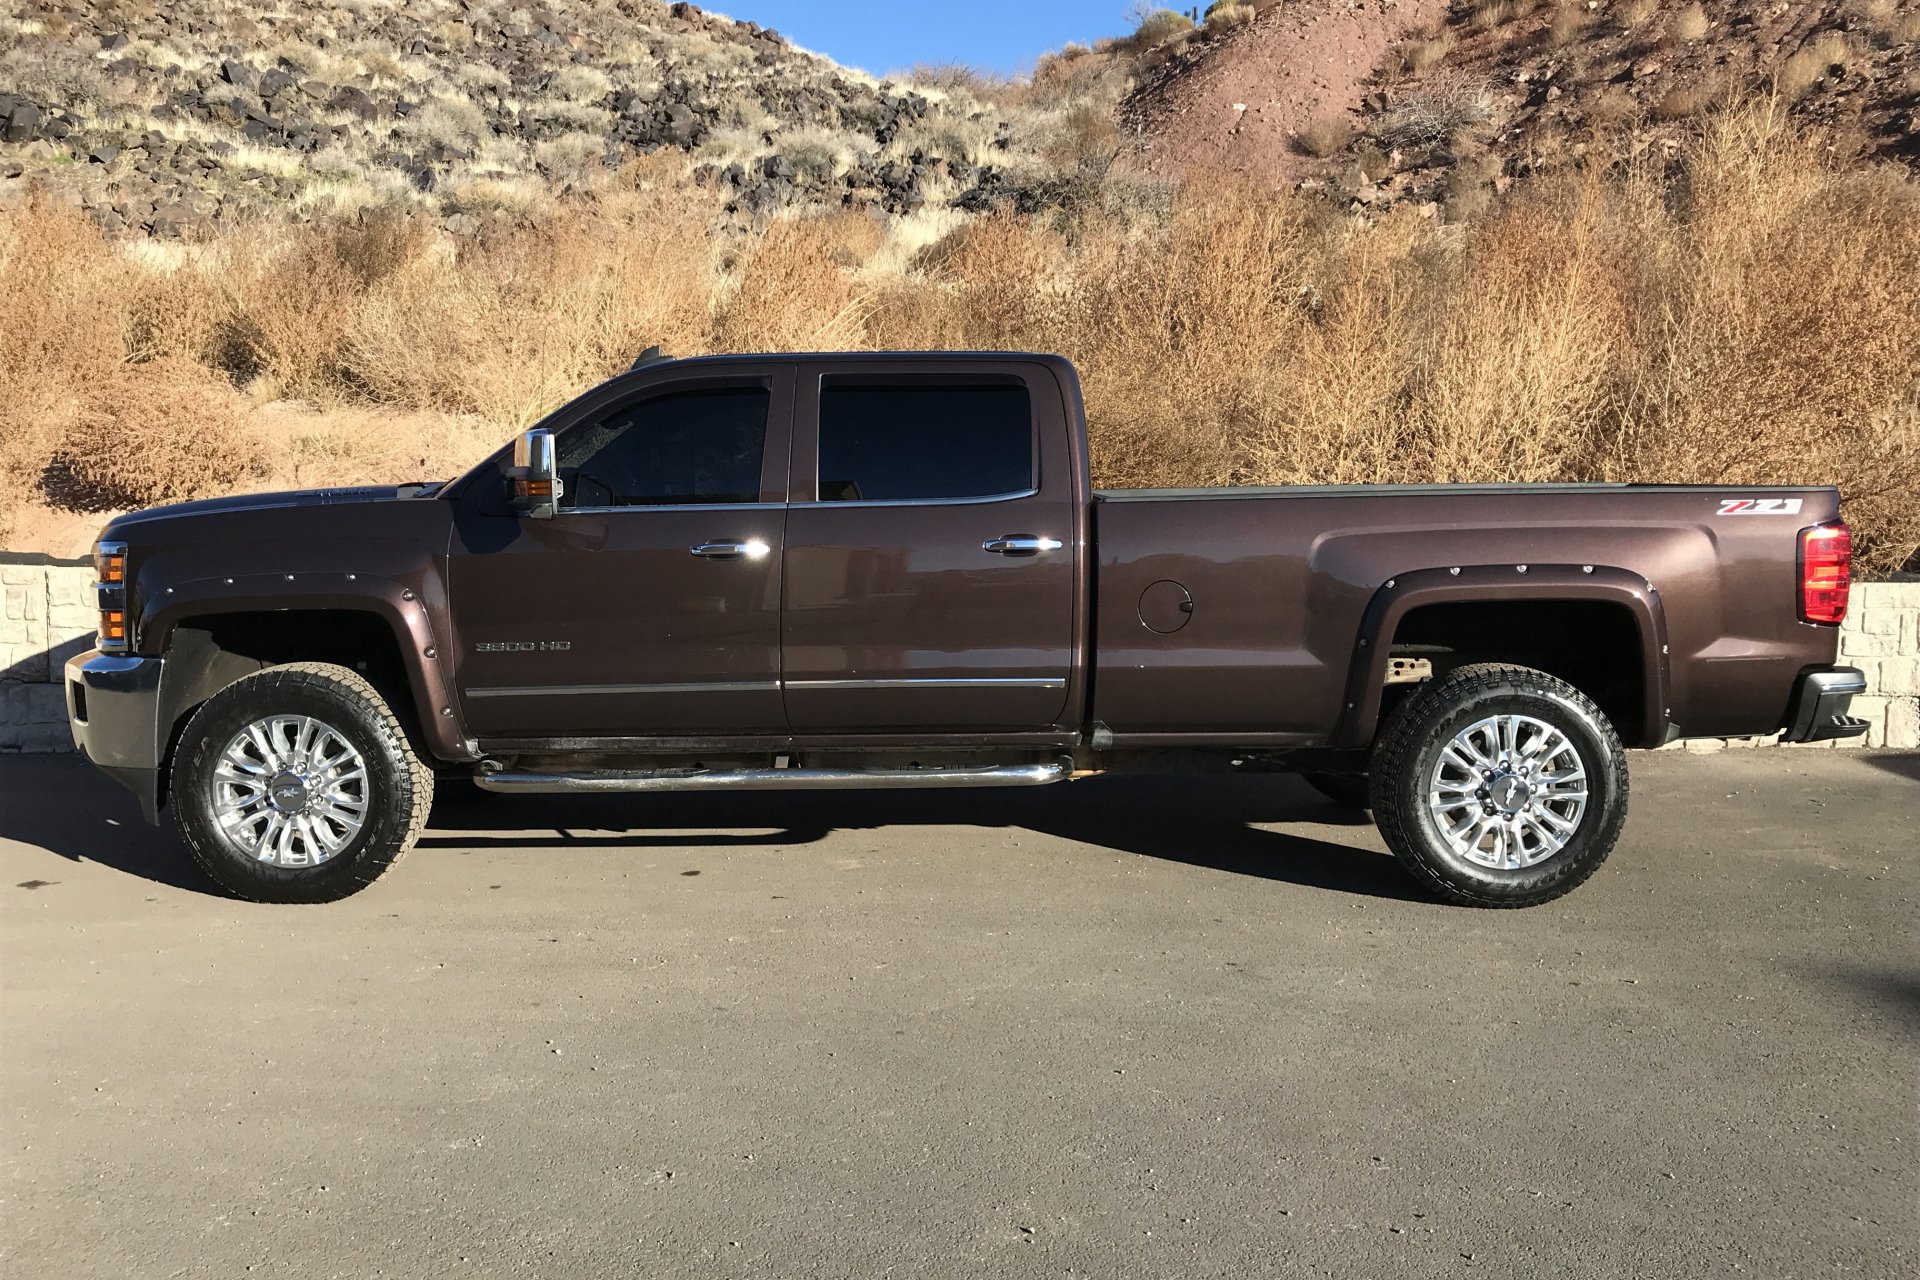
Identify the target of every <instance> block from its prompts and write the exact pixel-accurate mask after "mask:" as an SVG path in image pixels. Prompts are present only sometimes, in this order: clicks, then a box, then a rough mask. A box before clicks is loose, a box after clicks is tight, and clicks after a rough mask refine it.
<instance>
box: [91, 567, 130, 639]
mask: <svg viewBox="0 0 1920 1280" xmlns="http://www.w3.org/2000/svg"><path fill="white" fill-rule="evenodd" d="M93 571H94V576H95V577H96V578H97V579H98V581H96V582H95V583H94V584H93V592H94V595H95V596H96V597H97V598H98V600H99V602H100V631H99V634H98V636H96V637H95V643H96V645H97V646H98V648H99V650H100V652H102V653H125V652H126V651H127V645H128V638H129V637H128V630H127V544H126V543H124V542H96V543H94V544H93Z"/></svg>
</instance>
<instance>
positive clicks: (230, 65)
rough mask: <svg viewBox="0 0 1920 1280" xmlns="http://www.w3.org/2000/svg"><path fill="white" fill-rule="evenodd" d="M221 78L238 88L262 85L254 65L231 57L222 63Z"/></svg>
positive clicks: (251, 87)
mask: <svg viewBox="0 0 1920 1280" xmlns="http://www.w3.org/2000/svg"><path fill="white" fill-rule="evenodd" d="M220 78H221V79H222V80H225V81H226V82H227V83H228V84H230V85H232V86H233V87H234V88H236V89H255V88H258V87H259V85H260V77H259V75H258V74H256V73H255V72H254V69H253V68H252V67H250V66H248V65H247V64H246V63H244V62H235V61H234V60H233V59H231V58H229V59H227V60H226V61H225V62H222V63H221V64H220Z"/></svg>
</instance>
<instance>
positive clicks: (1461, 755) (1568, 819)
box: [1427, 715, 1587, 870]
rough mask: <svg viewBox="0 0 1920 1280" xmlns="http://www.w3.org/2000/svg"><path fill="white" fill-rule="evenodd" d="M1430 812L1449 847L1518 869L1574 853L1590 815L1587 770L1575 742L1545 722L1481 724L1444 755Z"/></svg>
mask: <svg viewBox="0 0 1920 1280" xmlns="http://www.w3.org/2000/svg"><path fill="white" fill-rule="evenodd" d="M1427 807H1428V808H1429V809H1430V810H1432V812H1433V817H1434V821H1435V823H1437V824H1438V826H1439V829H1440V834H1441V836H1442V837H1443V838H1445V840H1446V842H1447V845H1448V847H1449V848H1451V849H1452V850H1453V852H1454V853H1456V854H1458V855H1459V856H1460V857H1463V858H1465V859H1467V860H1468V861H1469V862H1475V863H1478V864H1479V865H1480V866H1483V867H1494V868H1497V869H1500V870H1513V869H1515V868H1519V867H1531V866H1533V865H1535V864H1536V863H1540V862H1544V861H1546V860H1547V859H1548V858H1551V857H1552V856H1553V855H1554V854H1556V853H1559V852H1560V851H1561V850H1562V849H1564V848H1566V847H1567V841H1569V840H1571V839H1573V836H1574V833H1575V832H1577V831H1578V830H1579V829H1580V819H1581V816H1582V815H1584V814H1585V813H1586V811H1587V770H1586V766H1585V764H1584V763H1583V762H1582V761H1581V759H1580V753H1579V751H1577V750H1576V749H1575V748H1574V745H1573V742H1572V740H1570V739H1569V738H1568V737H1567V735H1566V734H1564V733H1562V732H1561V731H1560V730H1558V729H1556V728H1554V727H1553V726H1552V725H1550V724H1548V723H1547V722H1546V721H1544V720H1536V719H1534V718H1533V717H1532V716H1515V715H1499V716H1489V717H1487V718H1486V719H1485V720H1477V721H1475V722H1474V723H1472V724H1470V725H1468V726H1466V727H1465V728H1463V729H1462V730H1460V732H1459V733H1457V734H1455V735H1454V736H1453V740H1452V741H1451V742H1449V743H1447V745H1446V746H1445V747H1442V748H1441V750H1440V758H1439V759H1438V760H1437V761H1435V762H1434V766H1433V774H1432V776H1431V777H1430V778H1429V779H1428V780H1427Z"/></svg>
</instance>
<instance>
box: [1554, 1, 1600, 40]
mask: <svg viewBox="0 0 1920 1280" xmlns="http://www.w3.org/2000/svg"><path fill="white" fill-rule="evenodd" d="M1592 21H1593V15H1592V14H1591V13H1589V12H1588V11H1587V9H1586V7H1585V6H1584V5H1579V4H1563V5H1561V6H1560V7H1559V8H1558V9H1556V10H1554V13H1553V18H1552V19H1551V20H1550V21H1549V22H1548V23H1547V43H1548V44H1550V45H1552V46H1553V47H1554V48H1556V49H1559V48H1563V47H1565V46H1566V45H1570V44H1572V43H1573V42H1574V41H1575V40H1577V39H1579V38H1580V35H1581V33H1582V32H1584V31H1585V30H1586V29H1587V25H1588V24H1589V23H1590V22H1592Z"/></svg>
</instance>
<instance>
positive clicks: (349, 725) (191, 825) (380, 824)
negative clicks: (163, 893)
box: [170, 662, 433, 902]
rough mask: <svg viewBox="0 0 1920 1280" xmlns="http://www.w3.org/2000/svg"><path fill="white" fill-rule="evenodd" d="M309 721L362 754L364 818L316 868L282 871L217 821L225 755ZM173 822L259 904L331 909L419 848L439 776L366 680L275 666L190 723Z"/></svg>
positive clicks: (202, 860)
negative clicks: (280, 727)
mask: <svg viewBox="0 0 1920 1280" xmlns="http://www.w3.org/2000/svg"><path fill="white" fill-rule="evenodd" d="M274 715H299V716H311V717H313V718H314V719H315V720H317V721H320V722H321V723H323V724H324V725H326V726H328V727H330V728H331V729H332V730H333V731H334V732H335V733H337V734H338V735H339V736H340V737H341V738H342V739H344V740H345V741H346V742H347V743H348V744H349V745H350V746H352V747H353V749H354V750H355V751H357V752H358V753H359V754H360V758H361V761H362V762H363V763H364V765H365V770H366V780H365V801H366V806H367V812H366V816H365V819H364V821H363V824H362V825H361V827H360V829H359V831H358V832H357V833H356V834H354V835H353V836H352V837H351V839H349V840H347V842H346V843H345V844H344V846H343V847H341V848H340V849H339V850H338V851H337V852H334V853H332V854H331V856H328V857H326V859H325V860H324V861H318V862H317V863H316V865H312V866H281V865H276V864H275V863H271V862H264V861H261V860H259V859H258V858H256V857H254V856H252V855H250V854H249V853H248V852H247V850H246V849H244V848H243V847H242V846H241V845H240V844H239V843H238V842H237V841H236V840H235V838H234V837H231V836H229V835H228V834H227V832H226V831H225V830H223V829H222V827H221V825H220V822H219V820H218V819H217V817H216V816H215V813H214V805H215V789H216V781H215V777H214V773H215V770H216V768H217V767H218V766H219V763H220V757H221V753H222V752H223V751H224V750H225V749H226V746H227V744H228V743H230V742H233V741H234V739H235V737H236V735H238V734H240V733H241V731H242V730H244V729H245V728H246V727H247V726H248V725H250V724H252V723H254V722H255V721H258V720H261V719H263V718H265V717H268V716H274ZM170 797H171V801H172V807H173V813H174V821H175V823H176V824H177V825H178V827H179V829H180V834H181V836H182V838H183V839H184V840H185V842H186V845H187V848H188V850H189V851H191V852H192V854H193V858H194V861H196V862H198V863H199V864H200V865H201V867H202V868H204V869H205V870H206V873H207V874H208V875H210V876H212V877H213V878H214V879H215V880H216V881H218V882H219V883H220V884H221V885H222V886H223V887H224V888H226V889H228V890H229V891H231V892H232V893H234V894H235V895H237V896H239V897H242V898H246V899H248V900H250V901H253V902H333V901H336V900H338V899H340V898H344V897H346V896H347V895H349V894H353V893H358V892H359V891H360V890H362V889H364V888H366V887H367V886H368V885H370V884H372V883H373V882H374V881H375V880H378V879H379V878H380V877H381V876H382V875H385V874H386V872H387V871H388V870H389V869H390V868H391V867H392V866H393V865H394V864H395V863H397V862H399V861H400V859H401V857H402V856H403V855H405V853H406V852H407V850H408V849H410V848H412V847H413V842H414V841H415V840H416V839H417V838H418V837H419V835H420V831H421V828H423V827H424V826H425V825H426V821H427V811H428V809H429V808H431V807H432V804H433V770H432V769H431V767H429V766H428V764H427V763H426V762H425V761H424V760H422V759H421V757H420V755H419V754H418V753H417V752H416V751H415V750H414V749H413V747H412V745H411V744H410V742H409V740H408V736H407V732H406V729H405V727H404V726H403V724H402V723H401V721H400V718H399V717H398V716H397V715H395V714H394V710H393V708H392V707H391V706H389V705H388V703H387V701H386V699H384V698H382V697H381V696H380V693H379V692H378V691H377V690H376V689H375V688H374V687H373V685H372V684H370V683H369V682H368V681H367V680H366V678H365V677H364V676H361V675H359V674H358V673H357V672H354V671H351V670H349V669H347V668H346V667H340V666H334V665H333V664H331V663H324V662H297V663H290V664H288V665H286V666H279V667H268V668H267V669H266V670H264V671H258V672H255V673H254V674H253V675H250V676H246V677H243V678H242V679H240V680H237V681H235V682H234V683H233V684H231V685H228V686H227V687H226V688H225V689H222V690H221V691H220V692H219V693H217V694H215V695H214V696H213V697H211V698H209V699H207V701H206V702H204V703H203V704H201V706H200V708H199V709H198V710H196V711H195V712H194V713H193V716H192V718H191V719H189V720H188V721H187V726H186V728H185V730H183V731H182V733H181V735H180V743H179V746H178V748H177V749H176V751H175V753H174V758H173V768H172V774H171V779H170Z"/></svg>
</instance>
